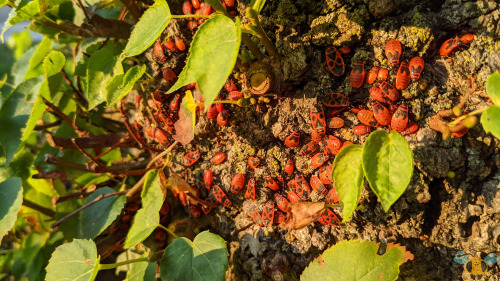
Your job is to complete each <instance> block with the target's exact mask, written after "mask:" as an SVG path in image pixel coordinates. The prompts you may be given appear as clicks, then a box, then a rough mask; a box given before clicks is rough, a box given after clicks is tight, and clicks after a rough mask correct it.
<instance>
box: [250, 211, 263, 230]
mask: <svg viewBox="0 0 500 281" xmlns="http://www.w3.org/2000/svg"><path fill="white" fill-rule="evenodd" d="M252 219H253V221H254V222H255V224H256V225H258V226H264V221H263V220H262V216H261V215H260V213H259V211H254V212H253V213H252Z"/></svg>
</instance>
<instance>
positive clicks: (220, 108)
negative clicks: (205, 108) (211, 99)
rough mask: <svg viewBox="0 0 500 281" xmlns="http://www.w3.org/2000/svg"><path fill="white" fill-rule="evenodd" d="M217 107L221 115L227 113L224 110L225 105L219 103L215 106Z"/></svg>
mask: <svg viewBox="0 0 500 281" xmlns="http://www.w3.org/2000/svg"><path fill="white" fill-rule="evenodd" d="M215 107H216V108H217V111H218V112H219V113H221V112H224V111H226V109H225V108H224V104H223V103H217V104H216V105H215Z"/></svg>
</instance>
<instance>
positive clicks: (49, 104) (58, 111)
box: [42, 97, 90, 137]
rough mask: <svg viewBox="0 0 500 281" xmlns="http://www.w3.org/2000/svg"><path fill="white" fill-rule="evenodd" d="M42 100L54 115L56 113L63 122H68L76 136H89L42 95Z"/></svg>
mask: <svg viewBox="0 0 500 281" xmlns="http://www.w3.org/2000/svg"><path fill="white" fill-rule="evenodd" d="M42 101H43V103H45V104H46V105H47V106H48V107H50V109H52V112H53V113H54V115H56V116H57V117H59V118H61V119H62V120H63V121H64V122H66V123H68V124H69V125H70V126H71V128H73V130H75V132H76V133H77V134H78V136H80V137H86V136H89V135H90V133H89V132H87V131H85V130H83V129H81V128H79V127H78V126H77V125H76V124H75V123H74V122H72V121H71V120H70V119H69V118H68V116H66V114H64V113H63V112H62V111H61V110H60V109H59V108H58V107H57V106H55V105H54V104H53V103H51V102H50V101H48V100H46V99H45V98H44V97H42Z"/></svg>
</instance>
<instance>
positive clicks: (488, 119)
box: [481, 105, 500, 139]
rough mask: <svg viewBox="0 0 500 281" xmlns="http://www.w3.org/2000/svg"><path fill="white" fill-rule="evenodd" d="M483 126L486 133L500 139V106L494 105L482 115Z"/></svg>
mask: <svg viewBox="0 0 500 281" xmlns="http://www.w3.org/2000/svg"><path fill="white" fill-rule="evenodd" d="M481 124H482V125H483V129H484V131H485V132H486V133H491V134H492V135H493V136H495V138H497V139H500V105H492V106H490V107H488V109H486V111H485V112H484V113H483V114H482V115H481Z"/></svg>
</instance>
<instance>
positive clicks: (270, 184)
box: [264, 175, 280, 191]
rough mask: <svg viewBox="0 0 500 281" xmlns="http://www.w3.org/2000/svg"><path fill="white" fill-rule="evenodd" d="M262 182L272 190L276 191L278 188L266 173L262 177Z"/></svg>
mask: <svg viewBox="0 0 500 281" xmlns="http://www.w3.org/2000/svg"><path fill="white" fill-rule="evenodd" d="M264 182H265V183H266V185H267V187H269V188H270V189H272V190H274V191H278V190H279V189H280V186H279V185H278V183H277V182H276V181H275V180H274V179H273V178H272V177H271V176H270V175H266V176H265V177H264Z"/></svg>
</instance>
